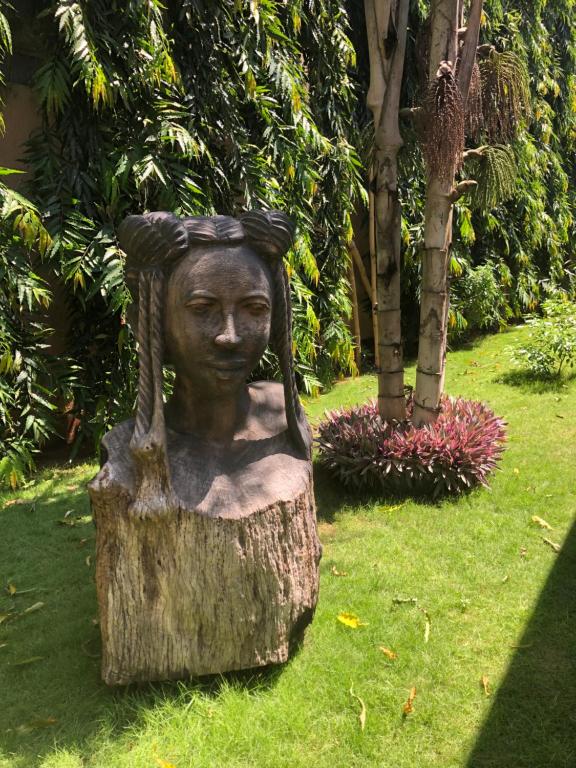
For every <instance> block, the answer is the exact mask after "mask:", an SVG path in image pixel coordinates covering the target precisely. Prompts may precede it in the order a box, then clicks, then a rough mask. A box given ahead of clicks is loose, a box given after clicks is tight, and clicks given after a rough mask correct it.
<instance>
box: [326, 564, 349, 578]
mask: <svg viewBox="0 0 576 768" xmlns="http://www.w3.org/2000/svg"><path fill="white" fill-rule="evenodd" d="M330 573H331V574H332V576H348V571H339V570H338V569H337V568H336V566H335V565H333V566H332V570H331V571H330Z"/></svg>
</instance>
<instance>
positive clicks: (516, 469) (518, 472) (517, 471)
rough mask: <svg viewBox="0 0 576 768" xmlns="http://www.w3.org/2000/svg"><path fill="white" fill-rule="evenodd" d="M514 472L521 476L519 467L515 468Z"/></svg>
mask: <svg viewBox="0 0 576 768" xmlns="http://www.w3.org/2000/svg"><path fill="white" fill-rule="evenodd" d="M513 472H514V474H515V475H519V474H520V470H519V469H518V467H514V469H513Z"/></svg>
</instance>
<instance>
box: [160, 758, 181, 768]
mask: <svg viewBox="0 0 576 768" xmlns="http://www.w3.org/2000/svg"><path fill="white" fill-rule="evenodd" d="M156 763H157V765H158V766H159V768H176V766H175V765H174V763H170V762H169V761H168V760H163V759H162V758H161V757H157V758H156Z"/></svg>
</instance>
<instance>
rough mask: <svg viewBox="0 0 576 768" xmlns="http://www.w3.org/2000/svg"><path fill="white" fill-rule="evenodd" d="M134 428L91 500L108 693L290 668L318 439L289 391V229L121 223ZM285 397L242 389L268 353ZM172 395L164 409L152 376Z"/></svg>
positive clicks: (252, 220)
mask: <svg viewBox="0 0 576 768" xmlns="http://www.w3.org/2000/svg"><path fill="white" fill-rule="evenodd" d="M118 236H119V241H120V244H121V246H122V248H123V249H124V251H125V252H126V254H127V259H126V280H127V284H128V287H129V289H130V292H131V294H132V296H133V299H134V305H133V309H134V310H135V312H134V317H133V320H134V321H135V322H134V325H135V326H136V328H137V339H138V347H139V348H138V358H139V386H138V402H137V407H136V415H135V418H134V419H130V420H129V421H127V422H124V423H122V424H119V425H118V426H116V427H115V428H114V429H112V430H111V431H110V432H109V433H108V434H107V435H106V436H105V437H104V439H103V441H102V448H103V457H104V464H103V466H102V469H101V470H100V472H99V474H98V475H97V476H96V478H95V479H94V480H93V481H92V483H91V484H90V496H91V500H92V506H93V511H94V519H95V523H96V531H97V535H96V539H97V541H96V546H97V553H96V586H97V592H98V602H99V608H100V626H101V633H102V641H103V657H102V676H103V679H104V680H105V682H107V683H108V684H111V685H115V684H126V683H129V682H134V681H146V680H164V679H174V678H185V677H189V676H195V675H203V674H211V673H220V672H226V671H230V670H238V669H247V668H252V667H257V666H263V665H267V664H273V663H280V662H283V661H286V660H287V658H288V655H289V653H290V650H291V648H292V647H293V646H294V644H295V643H296V642H297V641H298V640H299V638H300V637H301V635H302V632H303V630H304V628H305V626H306V625H307V624H308V623H309V621H310V620H311V618H312V615H313V613H314V609H315V605H316V601H317V594H318V562H319V559H320V545H319V542H318V537H317V533H316V523H315V509H314V499H313V489H312V471H311V435H310V430H309V427H308V424H307V422H306V418H305V416H304V413H303V411H302V408H301V405H300V401H299V399H298V393H297V390H296V385H295V377H294V369H293V359H292V336H291V313H290V294H289V287H288V278H287V274H286V270H285V268H284V263H283V256H284V254H285V253H286V252H287V250H288V248H289V247H290V245H291V242H292V237H293V230H292V225H291V223H290V221H289V219H288V218H287V217H286V216H285V215H284V214H282V213H279V212H276V211H271V212H258V211H254V212H250V213H246V214H244V215H243V216H241V217H240V218H239V219H233V218H231V217H227V216H214V217H190V218H182V219H180V218H178V217H176V216H174V215H173V214H170V213H164V212H161V213H151V214H146V215H144V216H129V217H128V218H127V219H125V221H124V222H123V223H122V225H121V227H120V229H119V232H118ZM269 343H270V346H271V347H272V349H273V350H274V351H275V352H276V354H277V356H278V361H279V364H280V370H281V373H282V378H283V382H282V383H278V382H270V381H266V382H262V381H259V382H254V383H250V384H247V383H246V382H247V380H248V379H249V378H250V376H251V374H252V372H253V371H254V369H255V368H256V366H257V364H258V362H259V361H260V359H261V357H262V355H263V354H264V352H265V350H266V348H267V346H268V344H269ZM164 364H168V365H171V366H173V368H174V372H175V379H174V387H173V391H172V394H171V396H170V398H169V399H168V402H167V403H166V405H165V404H164V401H163V394H162V387H163V365H164Z"/></svg>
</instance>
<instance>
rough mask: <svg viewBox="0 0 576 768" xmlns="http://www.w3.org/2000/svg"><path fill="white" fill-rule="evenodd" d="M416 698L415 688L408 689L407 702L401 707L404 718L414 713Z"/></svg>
mask: <svg viewBox="0 0 576 768" xmlns="http://www.w3.org/2000/svg"><path fill="white" fill-rule="evenodd" d="M415 698H416V687H412V688H411V689H410V693H409V694H408V700H407V701H406V704H404V706H403V707H402V714H403V715H404V717H406V716H407V715H411V714H412V712H414V699H415Z"/></svg>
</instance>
